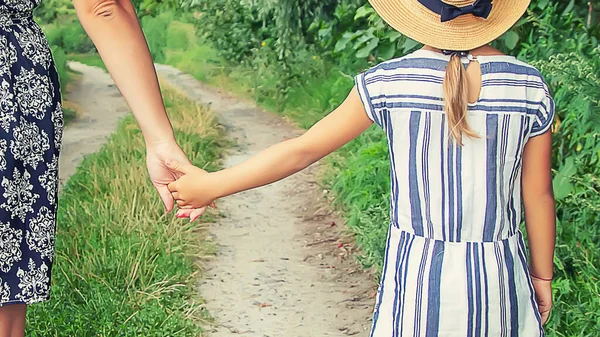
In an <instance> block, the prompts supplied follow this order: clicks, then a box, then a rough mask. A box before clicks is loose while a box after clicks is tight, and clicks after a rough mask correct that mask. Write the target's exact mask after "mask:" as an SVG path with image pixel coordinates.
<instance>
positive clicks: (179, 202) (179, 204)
mask: <svg viewBox="0 0 600 337" xmlns="http://www.w3.org/2000/svg"><path fill="white" fill-rule="evenodd" d="M177 207H179V208H180V209H192V208H193V207H192V206H191V205H189V204H188V203H187V202H185V201H183V200H177Z"/></svg>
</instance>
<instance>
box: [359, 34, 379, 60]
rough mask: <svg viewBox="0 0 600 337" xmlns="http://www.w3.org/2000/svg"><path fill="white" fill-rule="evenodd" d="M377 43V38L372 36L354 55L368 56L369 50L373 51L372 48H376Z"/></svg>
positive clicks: (360, 57)
mask: <svg viewBox="0 0 600 337" xmlns="http://www.w3.org/2000/svg"><path fill="white" fill-rule="evenodd" d="M378 45H379V39H378V38H374V39H372V40H371V41H369V43H367V45H366V46H364V47H363V48H361V49H359V50H358V51H357V52H356V57H357V58H359V59H362V58H365V57H368V56H369V55H371V52H372V51H373V49H375V48H377V46H378Z"/></svg>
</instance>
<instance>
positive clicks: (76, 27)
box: [44, 21, 96, 54]
mask: <svg viewBox="0 0 600 337" xmlns="http://www.w3.org/2000/svg"><path fill="white" fill-rule="evenodd" d="M44 33H45V34H46V38H47V39H48V43H49V44H50V45H51V46H56V47H60V48H61V49H62V50H63V51H64V52H65V53H67V54H83V53H90V52H94V51H95V50H96V48H95V47H94V44H93V43H92V40H90V38H89V37H88V36H87V34H86V32H85V30H84V29H83V27H81V24H80V23H79V22H78V21H69V22H62V23H55V24H50V25H46V26H44Z"/></svg>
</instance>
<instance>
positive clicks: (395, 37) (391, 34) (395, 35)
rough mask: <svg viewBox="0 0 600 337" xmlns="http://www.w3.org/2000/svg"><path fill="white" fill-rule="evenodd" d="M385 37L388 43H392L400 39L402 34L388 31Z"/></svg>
mask: <svg viewBox="0 0 600 337" xmlns="http://www.w3.org/2000/svg"><path fill="white" fill-rule="evenodd" d="M385 37H387V38H388V39H389V40H390V42H394V41H396V40H398V39H399V38H400V37H402V34H400V33H399V32H397V31H395V30H393V31H390V32H388V33H387V34H385Z"/></svg>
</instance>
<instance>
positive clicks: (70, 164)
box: [60, 62, 129, 186]
mask: <svg viewBox="0 0 600 337" xmlns="http://www.w3.org/2000/svg"><path fill="white" fill-rule="evenodd" d="M69 67H70V68H71V69H72V70H74V71H77V72H79V73H81V74H80V75H78V76H79V79H78V80H77V81H76V83H75V84H74V85H73V86H72V87H70V88H69V92H68V93H67V95H66V99H67V100H68V101H69V103H70V104H74V105H75V106H76V108H77V110H78V116H77V118H76V119H75V120H74V121H72V122H71V123H69V124H68V125H67V126H66V127H65V131H64V134H63V146H62V152H61V154H60V181H61V186H62V184H64V182H65V181H66V180H67V179H68V178H69V177H70V176H71V175H72V174H73V173H75V171H76V169H77V166H78V165H79V163H80V162H81V160H82V159H83V157H84V156H86V155H88V154H90V153H94V152H96V151H98V150H99V149H100V147H102V145H103V144H104V143H106V140H107V137H108V136H109V135H110V134H112V133H113V132H114V131H115V129H116V128H117V125H118V123H119V120H120V119H121V118H122V117H123V116H125V115H127V113H128V112H129V108H128V107H127V104H126V102H125V100H124V99H123V97H122V96H121V93H120V92H119V90H118V89H117V87H115V85H114V83H113V81H112V79H111V77H110V76H109V75H108V74H107V73H106V72H105V71H104V70H102V69H100V68H97V67H90V66H87V65H84V64H81V63H78V62H69Z"/></svg>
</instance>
